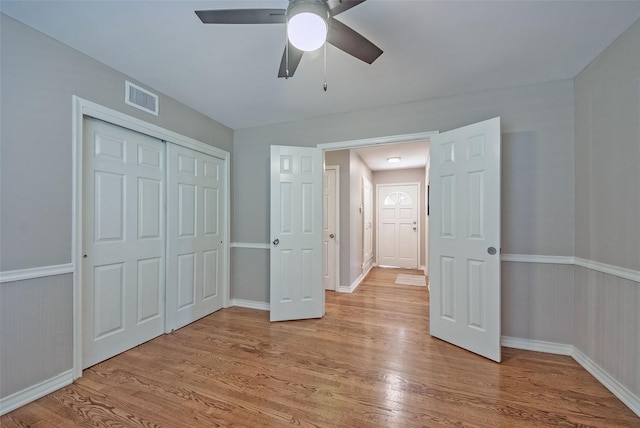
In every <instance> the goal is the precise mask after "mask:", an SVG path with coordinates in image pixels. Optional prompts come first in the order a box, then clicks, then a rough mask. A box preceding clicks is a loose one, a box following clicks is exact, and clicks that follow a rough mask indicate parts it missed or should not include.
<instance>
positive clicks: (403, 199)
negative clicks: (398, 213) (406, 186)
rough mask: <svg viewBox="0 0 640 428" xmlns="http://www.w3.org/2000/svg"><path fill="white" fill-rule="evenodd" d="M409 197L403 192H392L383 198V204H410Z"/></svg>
mask: <svg viewBox="0 0 640 428" xmlns="http://www.w3.org/2000/svg"><path fill="white" fill-rule="evenodd" d="M411 203H412V202H411V197H410V196H409V195H407V194H406V193H404V192H392V193H389V195H388V196H387V197H386V198H384V205H411Z"/></svg>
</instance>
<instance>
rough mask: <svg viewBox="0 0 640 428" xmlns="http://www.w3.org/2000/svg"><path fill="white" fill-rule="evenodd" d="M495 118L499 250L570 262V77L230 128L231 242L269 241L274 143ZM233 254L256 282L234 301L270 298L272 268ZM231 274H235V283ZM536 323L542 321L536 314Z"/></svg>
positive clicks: (249, 255) (238, 291)
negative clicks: (498, 148) (499, 185)
mask: <svg viewBox="0 0 640 428" xmlns="http://www.w3.org/2000/svg"><path fill="white" fill-rule="evenodd" d="M495 116H501V117H502V153H503V161H502V163H503V174H502V218H503V220H504V221H503V225H502V251H503V253H517V254H542V255H558V256H572V255H573V231H574V227H573V203H572V201H573V82H572V81H570V80H566V81H558V82H552V83H547V84H540V85H531V86H525V87H517V88H511V89H504V90H497V91H489V92H482V93H475V94H469V95H463V96H457V97H449V98H441V99H434V100H427V101H422V102H416V103H410V104H402V105H396V106H391V107H385V108H378V109H372V110H366V111H359V112H353V113H347V114H340V115H333V116H327V117H320V118H315V119H309V120H303V121H298V122H290V123H283V124H278V125H271V126H264V127H259V128H251V129H241V130H236V131H235V135H234V144H233V146H234V147H233V151H234V161H233V166H234V175H233V181H234V186H235V187H234V189H235V190H234V195H233V204H234V222H233V226H232V236H233V238H232V239H233V240H234V241H239V242H255V243H267V242H269V215H268V212H269V210H268V207H269V185H268V182H269V180H268V177H269V147H270V145H272V144H279V145H299V146H307V147H310V146H316V145H317V144H319V143H328V142H337V141H348V140H357V139H364V138H373V137H381V136H389V135H400V134H408V133H417V132H424V131H434V130H440V131H446V130H449V129H453V128H456V127H459V126H463V125H466V124H469V123H474V122H479V121H481V120H485V119H489V118H491V117H495ZM343 223H344V222H343ZM265 251H266V250H265ZM234 256H235V257H239V258H240V260H236V263H237V264H238V265H239V266H242V267H243V269H252V270H253V271H254V274H252V277H253V278H256V279H258V281H256V282H252V283H251V284H246V283H243V284H239V283H235V282H234V283H233V285H232V287H233V295H234V296H235V297H238V298H248V296H255V295H258V294H260V295H268V289H269V271H268V266H265V264H264V261H263V260H264V259H263V258H259V257H257V256H256V254H255V252H249V251H236V252H235V253H234ZM234 275H235V273H233V272H232V278H233V277H234ZM260 279H261V280H260ZM505 286H509V285H508V284H506V285H505ZM256 290H262V291H259V292H258V291H256ZM524 304H526V302H513V305H524ZM539 317H541V318H545V317H546V315H545V314H544V313H540V314H539Z"/></svg>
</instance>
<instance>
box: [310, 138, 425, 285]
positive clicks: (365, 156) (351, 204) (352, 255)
mask: <svg viewBox="0 0 640 428" xmlns="http://www.w3.org/2000/svg"><path fill="white" fill-rule="evenodd" d="M433 134H436V133H421V134H412V135H404V136H398V137H395V138H393V137H389V138H386V139H369V140H359V141H351V142H343V143H331V144H326V145H319V147H320V148H322V149H323V151H324V164H325V165H327V166H329V165H337V166H339V168H340V184H339V188H340V189H339V190H340V191H339V194H340V198H339V199H340V200H339V204H340V209H339V211H340V213H339V219H340V225H339V232H338V233H337V234H336V236H338V237H339V238H340V239H339V240H338V241H339V247H340V254H341V256H340V265H339V267H338V270H339V272H338V277H339V278H340V282H339V284H338V286H337V287H336V288H335V290H336V291H340V292H347V293H350V292H353V291H354V290H355V289H356V287H357V286H358V285H359V284H360V282H362V280H363V279H364V278H365V277H366V275H367V274H368V273H369V271H370V270H371V268H372V267H375V266H378V265H391V266H396V267H412V268H415V269H420V270H422V271H423V272H424V274H425V275H426V274H427V273H428V218H427V193H426V189H427V186H428V180H429V178H428V170H429V138H430V136H431V135H433ZM394 157H399V158H400V162H398V163H390V162H389V161H388V160H387V158H394ZM403 183H413V184H417V186H416V196H415V197H414V199H415V200H417V203H416V204H414V207H415V214H416V218H415V219H412V220H411V222H410V224H408V225H406V227H404V229H403V231H404V230H406V231H407V232H409V233H408V234H405V235H406V236H404V237H401V239H400V241H399V242H400V243H399V245H400V246H401V248H405V246H406V244H403V240H404V239H406V238H410V237H411V235H412V234H413V237H414V242H415V248H416V251H415V252H416V254H415V256H413V259H415V265H411V266H405V265H402V264H397V263H388V261H387V262H385V261H384V260H382V259H381V258H380V248H379V247H380V243H381V242H382V241H383V240H382V239H381V237H382V236H384V233H383V231H381V230H380V225H379V224H378V220H379V218H380V215H379V213H378V207H379V206H380V203H379V202H378V201H377V199H378V194H377V190H376V189H377V188H378V187H379V186H380V185H383V186H390V185H397V184H403ZM324 209H325V208H323V210H324ZM398 212H400V211H398ZM403 213H404V210H403ZM413 222H415V224H414V223H413ZM414 227H415V230H414V229H413V228H414ZM409 245H411V244H409ZM383 247H384V246H383Z"/></svg>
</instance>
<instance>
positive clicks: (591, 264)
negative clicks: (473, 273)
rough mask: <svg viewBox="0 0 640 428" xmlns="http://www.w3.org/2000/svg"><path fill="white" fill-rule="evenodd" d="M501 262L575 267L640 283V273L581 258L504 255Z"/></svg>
mask: <svg viewBox="0 0 640 428" xmlns="http://www.w3.org/2000/svg"><path fill="white" fill-rule="evenodd" d="M500 260H502V261H503V262H516V263H546V264H556V265H575V266H580V267H584V268H587V269H591V270H595V271H598V272H602V273H606V274H609V275H613V276H617V277H619V278H624V279H628V280H630V281H635V282H640V271H637V270H633V269H627V268H623V267H619V266H614V265H609V264H606V263H600V262H596V261H593V260H587V259H583V258H580V257H571V256H543V255H539V254H502V256H500Z"/></svg>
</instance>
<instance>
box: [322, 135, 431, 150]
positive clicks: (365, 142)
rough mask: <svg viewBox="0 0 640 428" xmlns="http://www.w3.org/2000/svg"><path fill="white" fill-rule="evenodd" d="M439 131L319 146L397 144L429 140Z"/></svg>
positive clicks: (350, 146) (327, 148) (330, 148)
mask: <svg viewBox="0 0 640 428" xmlns="http://www.w3.org/2000/svg"><path fill="white" fill-rule="evenodd" d="M438 133H439V132H438V131H427V132H418V133H415V134H403V135H393V136H389V137H376V138H365V139H362V140H350V141H338V142H334V143H322V144H318V148H320V149H322V150H336V149H349V148H353V147H365V146H379V145H384V144H395V143H402V142H407V141H418V140H427V139H429V138H430V137H431V136H433V135H437V134H438Z"/></svg>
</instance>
